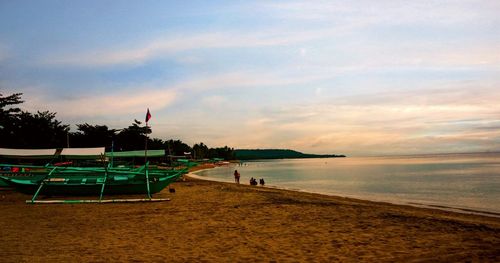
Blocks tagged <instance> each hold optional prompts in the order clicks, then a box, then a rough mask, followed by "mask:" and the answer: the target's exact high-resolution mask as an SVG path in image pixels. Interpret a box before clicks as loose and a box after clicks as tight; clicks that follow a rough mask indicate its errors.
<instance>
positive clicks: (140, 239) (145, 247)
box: [0, 176, 500, 262]
mask: <svg viewBox="0 0 500 263" xmlns="http://www.w3.org/2000/svg"><path fill="white" fill-rule="evenodd" d="M172 188H174V189H175V190H176V192H175V193H170V192H169V191H168V189H165V190H163V191H161V192H160V193H158V194H155V196H154V197H155V198H169V199H170V201H168V202H159V203H123V204H119V203H118V204H112V203H111V204H76V205H75V204H63V205H47V204H43V205H29V204H25V203H24V200H26V199H29V196H28V195H23V194H20V193H17V192H13V191H5V192H2V193H1V194H0V210H1V211H2V216H0V225H2V226H3V227H2V228H1V231H2V234H1V235H0V242H1V243H2V250H1V251H0V256H1V257H2V260H3V261H4V262H23V261H28V262H33V261H34V262H40V261H42V262H68V261H78V262H89V261H91V262H123V261H159V262H165V261H168V262H192V261H205V262H221V261H222V262H256V261H258V262H262V261H267V262H270V261H277V262H288V261H294V262H297V261H301V262H338V261H349V262H353V261H356V262H374V261H375V262H394V261H398V262H409V261H411V262H412V261H432V262H456V261H472V262H475V261H480V262H498V261H500V219H498V218H494V217H487V216H481V215H472V214H462V213H454V212H447V211H443V210H438V209H427V208H417V207H411V206H402V205H394V204H388V203H378V202H371V201H364V200H357V199H352V198H343V197H332V196H325V195H320V194H313V193H305V192H296V191H290V190H281V189H275V188H267V187H253V186H250V185H236V184H234V183H223V182H214V181H206V180H199V179H194V178H191V177H189V176H186V177H185V178H184V181H179V182H176V183H173V184H172ZM117 198H119V196H117Z"/></svg>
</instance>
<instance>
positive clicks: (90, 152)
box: [61, 147, 105, 158]
mask: <svg viewBox="0 0 500 263" xmlns="http://www.w3.org/2000/svg"><path fill="white" fill-rule="evenodd" d="M104 152H105V149H104V147H96V148H63V149H62V152H61V155H63V156H66V157H68V158H86V157H99V156H101V155H102V154H104Z"/></svg>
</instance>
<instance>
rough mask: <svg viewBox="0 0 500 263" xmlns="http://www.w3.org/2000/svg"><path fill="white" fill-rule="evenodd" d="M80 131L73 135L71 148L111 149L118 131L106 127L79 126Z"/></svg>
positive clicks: (86, 124)
mask: <svg viewBox="0 0 500 263" xmlns="http://www.w3.org/2000/svg"><path fill="white" fill-rule="evenodd" d="M76 126H77V127H78V128H77V129H78V131H77V132H75V133H71V136H70V146H71V147H102V146H104V147H107V148H108V149H110V148H111V144H112V141H113V137H114V136H115V133H116V130H113V129H111V130H110V129H109V128H108V126H106V125H90V124H88V123H84V124H77V125H76Z"/></svg>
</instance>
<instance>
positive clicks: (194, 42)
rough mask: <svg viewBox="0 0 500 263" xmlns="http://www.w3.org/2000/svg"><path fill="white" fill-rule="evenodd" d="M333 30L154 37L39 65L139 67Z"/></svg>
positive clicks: (49, 59)
mask: <svg viewBox="0 0 500 263" xmlns="http://www.w3.org/2000/svg"><path fill="white" fill-rule="evenodd" d="M336 32H337V30H332V29H320V30H313V31H309V30H301V31H296V32H289V31H287V32H283V30H280V29H272V30H267V31H258V32H214V33H200V34H191V35H177V36H173V37H166V38H158V39H154V40H150V41H146V42H143V43H142V44H134V43H131V44H129V47H123V48H121V49H118V50H117V49H116V48H115V47H113V48H109V49H102V50H91V51H87V52H82V53H81V54H75V53H68V54H51V55H50V56H49V57H46V58H43V59H42V61H41V62H42V63H44V64H52V65H73V66H110V65H118V64H140V63H144V62H145V61H148V60H150V59H154V58H159V57H165V56H172V55H174V54H176V53H179V52H183V51H187V50H202V49H222V48H255V47H271V46H283V45H289V44H292V43H301V42H304V41H310V40H314V39H317V38H321V37H324V36H325V34H326V35H331V34H334V33H336Z"/></svg>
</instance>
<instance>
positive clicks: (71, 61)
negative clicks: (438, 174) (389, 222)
mask: <svg viewBox="0 0 500 263" xmlns="http://www.w3.org/2000/svg"><path fill="white" fill-rule="evenodd" d="M14 92H22V93H24V95H23V98H24V99H25V101H26V102H25V103H24V104H23V107H24V109H26V110H28V111H36V110H49V111H54V112H57V118H58V119H60V120H62V121H63V122H65V123H68V124H71V127H72V129H73V130H75V125H74V124H77V123H85V122H87V123H91V124H105V125H108V126H110V127H111V128H122V127H126V126H128V125H130V124H131V123H132V121H133V120H134V119H139V120H143V119H144V116H145V113H146V109H147V108H148V107H149V109H150V110H151V113H152V116H153V117H152V119H151V121H150V124H151V126H152V128H153V137H157V138H161V139H170V138H174V139H181V140H183V141H185V142H187V143H189V144H193V143H197V142H200V141H201V142H204V143H205V144H207V145H209V146H224V145H229V146H232V147H236V148H289V149H296V150H299V151H304V152H309V153H344V154H348V155H377V154H412V153H441V152H471V151H473V152H476V151H499V150H500V1H466V0H455V1H446V0H439V1H392V0H390V1H389V0H388V1H371V0H367V1H357V0H354V1H334V0H328V1H234V0H231V1H21V0H19V1H0V93H2V94H4V95H7V94H10V93H14Z"/></svg>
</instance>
